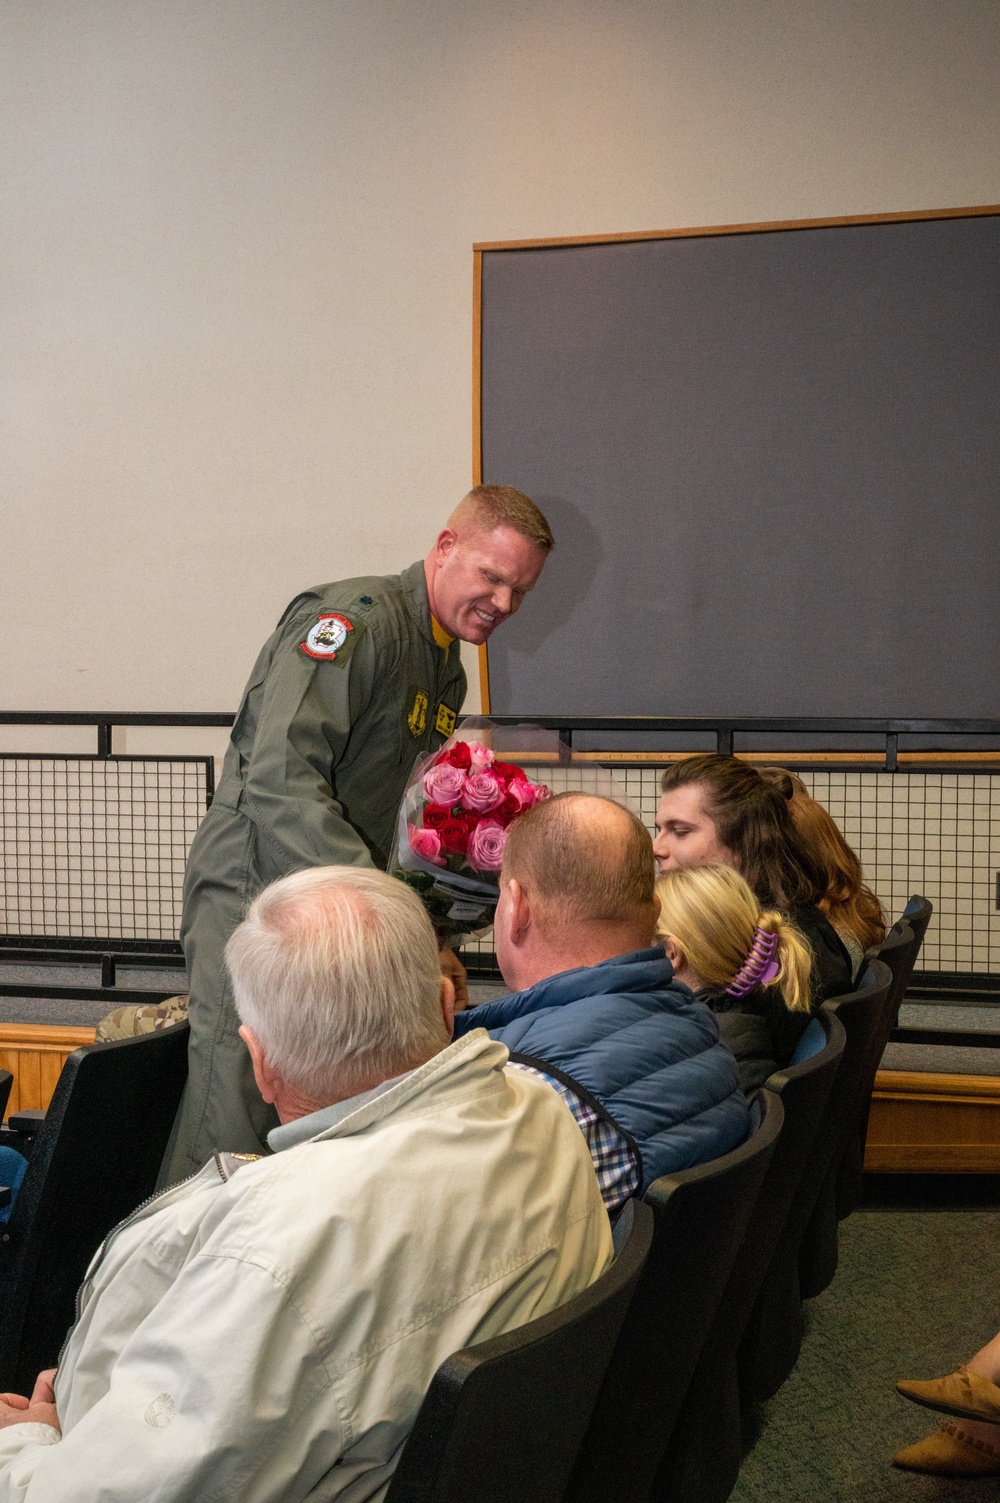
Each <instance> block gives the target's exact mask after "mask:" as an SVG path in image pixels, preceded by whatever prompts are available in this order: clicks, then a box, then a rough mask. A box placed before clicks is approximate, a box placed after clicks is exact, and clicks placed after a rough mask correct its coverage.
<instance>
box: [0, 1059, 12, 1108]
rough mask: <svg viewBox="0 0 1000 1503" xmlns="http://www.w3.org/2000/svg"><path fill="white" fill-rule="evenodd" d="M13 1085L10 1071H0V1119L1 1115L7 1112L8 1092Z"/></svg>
mask: <svg viewBox="0 0 1000 1503" xmlns="http://www.w3.org/2000/svg"><path fill="white" fill-rule="evenodd" d="M13 1084H14V1077H13V1075H12V1074H11V1073H10V1071H9V1070H0V1119H2V1118H3V1114H4V1112H5V1111H6V1110H7V1102H8V1101H9V1100H10V1090H11V1086H12V1085H13Z"/></svg>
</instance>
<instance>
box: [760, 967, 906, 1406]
mask: <svg viewBox="0 0 1000 1503" xmlns="http://www.w3.org/2000/svg"><path fill="white" fill-rule="evenodd" d="M891 986H892V976H891V974H890V972H889V969H888V967H887V966H884V965H883V964H882V963H881V962H880V961H877V960H876V961H870V962H869V963H868V964H867V965H866V967H865V969H864V971H863V972H862V975H861V977H860V979H859V981H858V989H857V991H855V992H852V993H850V995H849V996H846V997H843V998H837V999H834V1000H832V1001H830V1002H827V1003H825V1004H824V1007H823V1009H822V1010H823V1011H824V1012H831V1013H833V1014H834V1016H836V1017H837V1019H838V1020H839V1022H840V1024H841V1026H842V1027H843V1029H844V1034H845V1039H844V1049H843V1053H842V1055H841V1059H840V1065H839V1067H838V1070H837V1073H836V1075H835V1076H834V1079H833V1082H832V1085H831V1087H830V1094H829V1096H828V1098H827V1103H826V1107H825V1108H824V1110H823V1114H822V1116H821V1117H820V1122H819V1126H818V1128H817V1129H816V1132H815V1135H814V1137H813V1144H812V1148H811V1150H810V1152H809V1154H808V1155H807V1158H806V1162H805V1166H804V1168H803V1170H802V1174H801V1177H800V1179H799V1184H798V1188H797V1189H796V1191H795V1194H794V1196H793V1197H792V1203H791V1206H790V1207H789V1210H788V1215H787V1217H786V1219H785V1224H784V1227H783V1228H782V1231H781V1235H780V1237H779V1239H778V1244H777V1247H776V1248H775V1251H774V1256H773V1257H772V1259H771V1265H770V1267H769V1268H768V1271H767V1274H766V1276H765V1278H764V1282H763V1284H762V1285H761V1290H760V1294H759V1295H758V1297H757V1304H756V1306H755V1309H754V1312H753V1315H752V1316H751V1319H750V1321H749V1322H748V1325H747V1331H746V1334H745V1336H744V1339H743V1342H742V1344H741V1347H740V1359H739V1363H740V1393H741V1395H742V1396H743V1398H744V1400H745V1401H746V1400H751V1399H753V1400H759V1399H768V1398H770V1397H771V1395H772V1394H774V1393H776V1392H777V1390H778V1388H779V1387H780V1386H781V1384H782V1383H783V1382H784V1381H785V1379H786V1378H787V1376H788V1374H789V1373H790V1372H791V1370H792V1368H793V1367H794V1366H795V1362H796V1359H797V1358H798V1353H799V1346H800V1343H801V1339H802V1325H801V1322H802V1313H801V1307H802V1295H803V1293H804V1292H805V1291H804V1288H803V1281H804V1279H805V1277H806V1276H807V1275H808V1274H809V1272H810V1270H811V1269H812V1268H813V1265H814V1262H815V1267H816V1269H817V1276H819V1273H820V1272H822V1273H823V1274H826V1273H827V1272H828V1271H829V1277H828V1279H827V1282H829V1278H832V1276H833V1273H832V1270H830V1269H829V1264H830V1261H831V1253H830V1242H831V1239H832V1248H833V1251H832V1264H833V1269H835V1268H836V1260H837V1214H836V1169H837V1166H838V1165H839V1163H840V1159H841V1156H842V1154H843V1151H844V1144H845V1142H846V1140H847V1133H848V1131H849V1128H850V1124H851V1123H852V1122H856V1120H857V1106H858V1102H859V1101H860V1100H861V1099H862V1097H863V1095H864V1090H865V1081H866V1080H867V1081H868V1082H869V1083H868V1092H869V1094H871V1083H870V1082H871V1081H872V1080H873V1079H874V1074H875V1066H874V1063H873V1062H872V1060H873V1055H872V1048H871V1035H872V1034H873V1033H876V1032H877V1031H878V1030H879V1029H880V1028H881V1027H882V1026H883V1023H884V1019H885V1015H886V1010H887V1008H888V1006H889V990H890V987H891ZM869 1069H870V1071H871V1074H870V1075H869V1073H868V1072H869ZM772 1078H774V1077H772ZM821 1203H822V1204H821ZM820 1237H822V1240H821V1241H819V1239H820ZM821 1259H822V1264H821V1262H820V1260H821ZM804 1269H805V1272H803V1270H804ZM822 1287H824V1288H825V1287H826V1286H825V1284H824V1285H823V1286H822ZM817 1292H818V1291H817Z"/></svg>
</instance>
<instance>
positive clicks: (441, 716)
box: [434, 700, 457, 736]
mask: <svg viewBox="0 0 1000 1503" xmlns="http://www.w3.org/2000/svg"><path fill="white" fill-rule="evenodd" d="M456 719H457V717H456V715H455V711H454V710H453V709H452V708H451V707H450V706H449V705H446V704H445V703H444V701H443V700H442V701H441V703H440V704H439V705H438V708H437V719H436V720H435V721H434V729H435V730H436V731H437V733H438V735H439V736H450V735H451V733H452V731H453V730H454V729H455V721H456Z"/></svg>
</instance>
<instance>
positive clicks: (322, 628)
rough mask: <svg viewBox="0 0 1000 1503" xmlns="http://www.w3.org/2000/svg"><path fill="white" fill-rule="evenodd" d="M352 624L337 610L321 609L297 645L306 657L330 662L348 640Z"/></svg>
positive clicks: (352, 629)
mask: <svg viewBox="0 0 1000 1503" xmlns="http://www.w3.org/2000/svg"><path fill="white" fill-rule="evenodd" d="M353 631H354V625H353V623H352V622H351V621H349V620H348V619H347V617H346V616H344V615H341V613H340V612H339V611H323V612H322V613H321V614H320V615H319V616H317V618H316V620H315V621H314V623H313V625H312V626H311V627H310V628H309V632H308V634H307V636H306V638H305V641H303V642H300V643H299V646H300V647H301V649H302V651H303V652H304V653H305V654H306V656H307V657H310V658H316V659H317V660H318V661H319V662H321V663H329V662H332V661H333V659H334V658H335V657H336V656H337V654H338V652H340V651H341V649H342V648H343V647H344V646H345V644H346V643H348V642H349V641H350V638H351V633H352V632H353Z"/></svg>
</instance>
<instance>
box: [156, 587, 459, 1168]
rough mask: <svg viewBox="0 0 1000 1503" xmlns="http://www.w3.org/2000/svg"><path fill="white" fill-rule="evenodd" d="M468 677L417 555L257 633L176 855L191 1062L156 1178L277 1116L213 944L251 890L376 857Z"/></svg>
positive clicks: (314, 593) (237, 917) (294, 608)
mask: <svg viewBox="0 0 1000 1503" xmlns="http://www.w3.org/2000/svg"><path fill="white" fill-rule="evenodd" d="M465 690H466V681H465V673H464V671H463V669H462V665H461V661H460V657H459V643H458V642H457V641H455V642H452V643H451V645H450V647H448V648H442V647H440V646H439V645H438V644H437V642H436V641H435V640H434V631H433V627H432V624H431V615H430V606H429V604H428V599H427V586H426V581H425V578H424V567H423V564H422V563H416V564H412V565H411V566H410V568H408V569H406V570H404V572H403V573H402V574H401V575H389V576H383V577H372V578H366V579H348V580H342V581H340V582H339V583H335V584H328V585H322V586H319V587H318V588H316V589H313V590H307V591H306V592H305V594H303V595H299V596H297V597H296V599H295V600H293V601H292V603H291V605H290V606H289V607H288V609H287V610H286V611H285V613H284V615H283V616H282V618H281V620H280V622H279V623H278V626H277V628H276V630H275V631H274V633H273V635H272V636H271V637H270V639H269V640H268V641H267V642H266V643H265V645H264V648H263V650H262V651H261V654H260V656H259V657H258V659H257V662H256V665H255V666H254V670H253V673H252V674H251V676H250V682H249V684H248V685H247V687H246V690H245V691H244V694H243V700H242V703H241V704H240V708H239V713H238V715H237V717H236V723H235V725H234V726H233V730H232V735H231V737H230V743H229V749H228V751H227V753H226V759H225V764H224V767H223V772H222V778H221V780H220V783H219V788H218V792H217V793H216V795H215V798H214V800H213V802H212V807H211V808H210V809H209V811H208V813H207V814H206V816H205V818H204V820H203V821H202V823H201V826H200V828H199V830H198V833H197V835H196V836H195V838H194V841H193V843H192V846H191V853H190V856H189V858H188V865H187V873H186V877H185V882H184V910H183V920H182V924H181V941H182V943H183V945H184V954H185V958H186V960H187V968H188V983H189V988H190V1007H189V1014H188V1016H189V1019H190V1023H191V1039H190V1044H189V1053H188V1057H189V1073H188V1083H187V1088H186V1090H185V1093H184V1099H183V1101H182V1103H181V1108H180V1113H179V1115H178V1120H177V1124H176V1126H175V1129H174V1138H173V1141H172V1144H171V1148H170V1150H169V1151H168V1156H167V1160H166V1163H165V1166H164V1173H163V1175H162V1182H163V1183H172V1182H173V1181H175V1180H177V1179H180V1178H182V1177H183V1176H184V1175H185V1174H189V1173H192V1172H194V1171H195V1170H196V1169H199V1168H200V1167H201V1165H202V1164H203V1163H204V1162H205V1160H206V1159H207V1158H208V1157H209V1155H210V1154H212V1153H213V1152H214V1151H215V1150H216V1149H221V1150H222V1151H224V1152H230V1153H231V1152H239V1153H259V1152H261V1151H262V1150H261V1144H262V1142H263V1141H264V1139H265V1137H266V1134H267V1133H268V1131H269V1130H270V1129H271V1128H272V1127H274V1126H275V1125H276V1122H277V1118H276V1116H275V1113H274V1110H273V1108H272V1107H270V1106H267V1105H265V1103H264V1102H263V1101H262V1100H261V1098H260V1094H259V1092H258V1091H257V1087H256V1085H255V1084H254V1080H253V1074H252V1071H251V1068H250V1056H249V1054H248V1052H247V1049H246V1046H245V1045H244V1043H243V1041H242V1040H241V1039H240V1037H239V1035H238V1033H237V1029H238V1026H239V1020H238V1018H237V1016H236V1013H235V1010H234V1007H233V1000H232V991H231V985H230V980H229V974H228V971H227V970H226V965H225V958H224V953H223V952H224V949H225V945H226V942H227V940H228V939H229V936H230V935H231V934H232V932H233V930H234V929H235V928H236V926H237V924H238V923H240V921H241V920H242V918H243V916H244V914H245V913H246V910H247V907H248V905H249V903H250V901H251V899H252V898H253V897H254V896H255V895H256V894H257V893H258V892H259V891H260V890H261V888H262V887H265V886H266V885H267V884H268V883H269V882H273V881H274V880H275V879H276V878H277V877H283V876H285V875H287V873H289V872H293V871H298V870H300V869H302V868H303V867H310V866H337V865H342V866H371V865H374V866H379V867H385V866H386V864H387V863H388V860H389V857H390V855H391V853H392V847H393V841H394V835H395V823H396V814H397V811H398V808H399V801H400V798H401V797H402V793H403V788H404V787H405V784H406V780H407V778H408V777H409V774H410V772H411V770H412V767H413V762H414V759H415V758H416V757H417V756H418V755H419V754H420V753H423V752H429V751H432V750H434V749H436V748H437V747H438V746H440V745H441V744H442V743H443V742H444V741H445V740H446V738H447V737H448V736H449V735H450V734H451V733H452V731H453V730H454V729H455V722H456V718H457V715H458V712H459V710H460V709H461V706H462V701H463V699H464V697H465Z"/></svg>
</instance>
